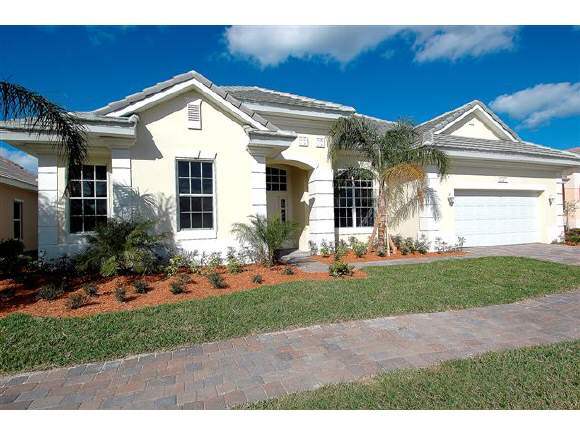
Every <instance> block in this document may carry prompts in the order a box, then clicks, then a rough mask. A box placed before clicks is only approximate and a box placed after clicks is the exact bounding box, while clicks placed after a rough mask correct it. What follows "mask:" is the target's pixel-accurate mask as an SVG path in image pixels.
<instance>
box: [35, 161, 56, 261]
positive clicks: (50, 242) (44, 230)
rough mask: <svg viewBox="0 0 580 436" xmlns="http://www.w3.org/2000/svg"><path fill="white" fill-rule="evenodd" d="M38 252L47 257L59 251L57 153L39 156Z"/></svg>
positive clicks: (50, 257)
mask: <svg viewBox="0 0 580 436" xmlns="http://www.w3.org/2000/svg"><path fill="white" fill-rule="evenodd" d="M38 253H39V255H40V256H45V257H46V258H47V259H52V258H54V257H57V256H58V255H59V252H58V174H57V160H56V156H55V155H39V156H38Z"/></svg>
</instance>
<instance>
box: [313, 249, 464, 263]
mask: <svg viewBox="0 0 580 436" xmlns="http://www.w3.org/2000/svg"><path fill="white" fill-rule="evenodd" d="M463 255H465V252H464V251H448V252H445V253H426V254H420V253H419V252H416V253H413V254H406V255H403V254H401V253H400V252H397V253H396V254H391V255H390V256H386V255H385V256H379V255H378V254H377V253H375V252H374V251H372V252H368V253H365V254H364V255H363V256H362V257H357V256H356V255H355V254H354V252H353V251H352V250H349V251H348V252H347V253H346V255H345V256H343V257H341V260H342V261H344V262H347V263H355V262H375V261H378V260H397V259H416V258H423V257H449V256H463ZM310 258H311V259H313V260H317V261H319V262H322V263H327V264H331V263H332V262H334V255H332V254H331V255H330V256H327V257H325V256H321V255H316V256H311V257H310Z"/></svg>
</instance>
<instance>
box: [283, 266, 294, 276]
mask: <svg viewBox="0 0 580 436" xmlns="http://www.w3.org/2000/svg"><path fill="white" fill-rule="evenodd" d="M282 274H284V275H285V276H292V275H294V270H293V269H292V268H291V267H289V266H286V267H284V269H283V270H282Z"/></svg>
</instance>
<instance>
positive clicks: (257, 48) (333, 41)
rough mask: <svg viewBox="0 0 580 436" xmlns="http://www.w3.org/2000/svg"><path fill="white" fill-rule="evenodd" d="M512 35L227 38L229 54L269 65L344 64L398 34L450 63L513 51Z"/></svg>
mask: <svg viewBox="0 0 580 436" xmlns="http://www.w3.org/2000/svg"><path fill="white" fill-rule="evenodd" d="M516 33H517V28H515V27H513V26H451V27H449V26H419V27H401V26H232V27H229V28H227V29H226V31H225V39H226V43H227V47H228V51H229V53H230V54H232V55H234V56H240V57H244V58H247V59H251V60H253V61H256V62H257V63H258V64H259V65H260V66H261V67H267V66H276V65H279V64H280V63H282V62H284V61H286V60H288V59H289V58H298V59H311V58H315V57H318V58H323V59H332V60H335V61H337V62H339V63H341V64H343V65H344V64H347V63H348V62H350V61H352V60H353V59H355V58H356V57H357V56H358V55H360V54H361V53H364V52H366V51H369V50H373V49H375V48H377V47H378V46H379V45H380V44H381V43H383V42H384V41H387V40H389V39H392V38H395V37H397V36H410V38H411V39H412V40H414V41H413V43H412V44H411V49H412V50H413V51H414V52H415V60H416V61H417V62H427V61H434V60H438V59H446V60H453V61H454V60H458V59H460V58H462V57H466V56H472V57H477V56H481V55H484V54H488V53H492V52H496V51H500V50H506V49H511V48H512V47H513V45H514V39H515V35H516ZM385 53H389V51H387V52H385ZM392 53H393V54H394V51H393V52H392Z"/></svg>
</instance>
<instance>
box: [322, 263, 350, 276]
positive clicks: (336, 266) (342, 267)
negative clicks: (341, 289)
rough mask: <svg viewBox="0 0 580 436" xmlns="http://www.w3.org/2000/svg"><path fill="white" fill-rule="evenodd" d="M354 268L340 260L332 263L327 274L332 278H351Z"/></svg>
mask: <svg viewBox="0 0 580 436" xmlns="http://www.w3.org/2000/svg"><path fill="white" fill-rule="evenodd" d="M353 270H354V268H353V267H352V266H350V265H349V264H348V263H346V262H343V261H341V260H339V261H335V262H333V263H332V264H331V265H330V266H329V267H328V273H329V274H330V275H331V276H332V277H344V276H351V275H352V272H353Z"/></svg>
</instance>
